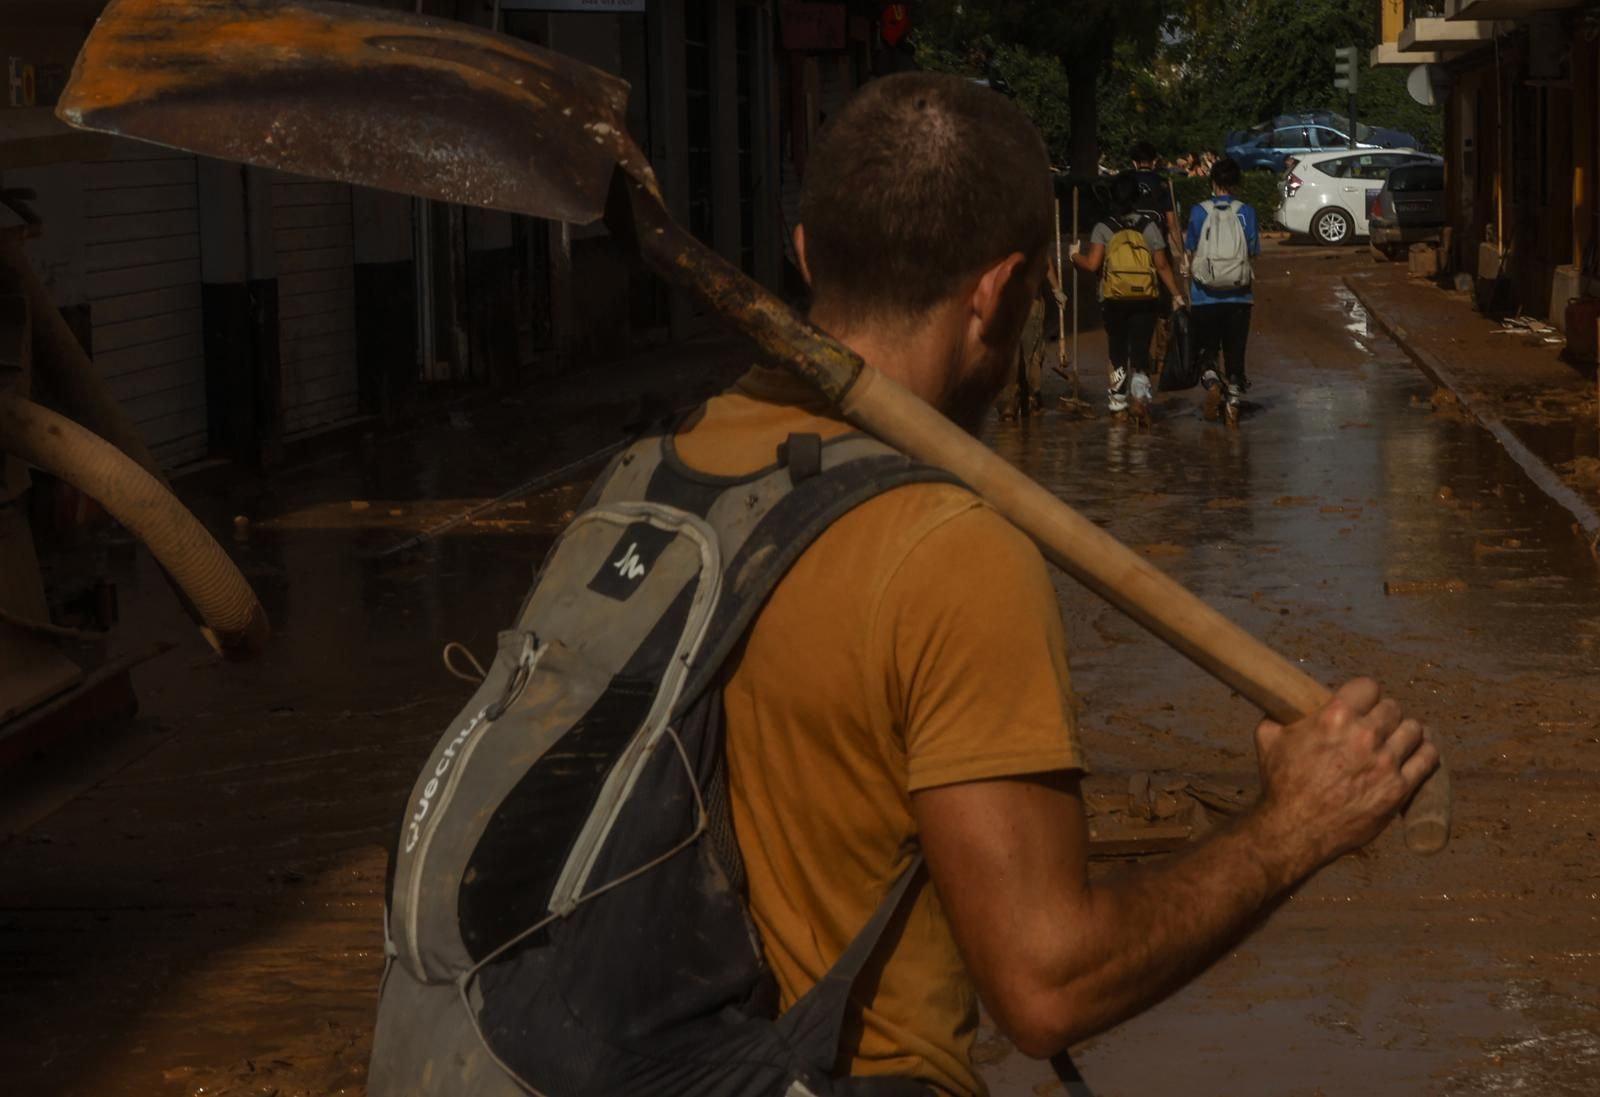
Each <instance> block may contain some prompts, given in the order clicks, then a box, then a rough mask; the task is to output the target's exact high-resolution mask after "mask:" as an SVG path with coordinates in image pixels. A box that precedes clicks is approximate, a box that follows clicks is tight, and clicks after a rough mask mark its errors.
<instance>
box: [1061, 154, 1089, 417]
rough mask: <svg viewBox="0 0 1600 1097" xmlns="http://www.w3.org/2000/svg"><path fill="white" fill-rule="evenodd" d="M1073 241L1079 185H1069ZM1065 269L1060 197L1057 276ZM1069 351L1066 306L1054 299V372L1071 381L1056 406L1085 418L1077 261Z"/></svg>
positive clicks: (1076, 233)
mask: <svg viewBox="0 0 1600 1097" xmlns="http://www.w3.org/2000/svg"><path fill="white" fill-rule="evenodd" d="M1072 241H1073V244H1074V245H1076V244H1077V241H1078V188H1077V186H1073V188H1072ZM1065 272H1066V267H1065V266H1063V265H1062V257H1061V199H1059V198H1057V199H1056V277H1057V278H1059V277H1061V275H1062V274H1064V273H1065ZM1071 293H1072V354H1071V357H1068V355H1067V308H1066V306H1065V305H1063V304H1061V303H1060V301H1057V302H1056V358H1057V359H1059V362H1058V363H1057V365H1056V372H1057V373H1059V374H1061V375H1062V376H1063V377H1065V378H1066V379H1067V380H1068V381H1070V382H1072V395H1071V396H1063V397H1061V399H1060V400H1059V401H1057V406H1058V407H1059V408H1060V409H1061V410H1062V411H1064V412H1066V413H1067V414H1068V415H1072V416H1076V417H1078V418H1087V417H1089V416H1091V415H1093V414H1094V409H1093V408H1092V407H1090V406H1089V402H1088V401H1087V400H1085V399H1083V397H1082V396H1080V395H1079V393H1078V265H1077V264H1076V263H1074V264H1073V265H1072V283H1071Z"/></svg>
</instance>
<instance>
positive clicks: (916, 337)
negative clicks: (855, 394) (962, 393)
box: [811, 309, 961, 407]
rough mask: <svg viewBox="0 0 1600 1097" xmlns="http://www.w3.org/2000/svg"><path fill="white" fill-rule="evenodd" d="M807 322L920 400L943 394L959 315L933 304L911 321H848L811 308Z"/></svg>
mask: <svg viewBox="0 0 1600 1097" xmlns="http://www.w3.org/2000/svg"><path fill="white" fill-rule="evenodd" d="M811 321H812V323H814V324H816V325H817V327H819V328H821V329H822V330H823V331H825V332H827V333H828V334H829V335H831V336H833V337H834V338H835V339H837V340H839V342H841V343H843V344H844V345H845V346H846V347H849V348H850V349H851V350H853V351H855V352H856V353H857V354H859V355H860V356H861V358H862V360H863V361H865V362H866V363H867V364H868V365H870V366H872V367H873V368H874V369H876V370H877V371H878V372H879V373H882V374H885V375H887V376H889V377H892V378H894V379H895V380H896V381H898V382H900V383H901V384H902V385H904V386H905V387H906V388H908V389H910V390H911V391H912V392H914V393H916V394H917V395H918V396H920V397H922V399H923V400H925V401H927V402H928V403H930V404H932V405H933V406H934V407H940V406H942V404H943V403H944V400H945V398H946V397H947V396H948V393H947V392H945V387H944V386H945V384H946V379H947V378H949V377H950V376H951V374H952V372H953V371H952V370H951V369H950V368H949V367H950V360H951V358H952V357H953V356H954V355H955V353H956V348H957V347H958V346H959V344H960V331H961V329H960V326H959V318H958V317H956V316H954V315H951V314H950V310H945V309H935V310H934V311H933V312H931V313H929V314H928V315H927V316H926V317H923V318H920V319H919V320H918V321H917V322H916V323H912V324H899V323H892V324H873V323H864V324H851V325H845V324H840V323H837V322H834V321H831V320H830V317H829V316H828V315H827V314H826V313H821V314H818V313H813V314H812V316H811Z"/></svg>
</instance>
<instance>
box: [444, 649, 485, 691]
mask: <svg viewBox="0 0 1600 1097" xmlns="http://www.w3.org/2000/svg"><path fill="white" fill-rule="evenodd" d="M457 652H460V653H461V655H462V656H464V657H465V658H466V660H467V662H469V663H471V664H472V669H473V670H475V671H477V673H476V674H468V673H467V672H466V671H464V670H461V669H459V668H458V667H457V666H456V665H455V663H453V662H451V656H453V655H455V654H456V653H457ZM441 658H443V659H444V669H445V670H447V671H449V672H450V673H451V674H452V675H454V676H455V677H457V678H459V679H461V680H462V681H463V682H471V683H472V684H473V685H475V686H476V685H480V684H481V683H482V682H483V680H484V679H485V678H487V677H489V672H488V671H486V670H484V669H483V664H482V663H480V662H478V659H477V656H475V655H473V654H472V652H471V650H469V649H468V648H467V645H465V644H463V643H461V641H459V640H451V641H450V642H449V643H448V644H446V645H445V646H444V651H443V652H442V653H441Z"/></svg>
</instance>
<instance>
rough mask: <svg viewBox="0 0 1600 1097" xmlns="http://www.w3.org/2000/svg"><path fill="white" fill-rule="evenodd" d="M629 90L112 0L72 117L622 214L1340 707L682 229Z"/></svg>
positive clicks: (1230, 675) (226, 2)
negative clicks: (635, 130)
mask: <svg viewBox="0 0 1600 1097" xmlns="http://www.w3.org/2000/svg"><path fill="white" fill-rule="evenodd" d="M627 93H628V88H627V85H626V84H625V83H623V82H622V81H620V80H618V79H617V78H615V77H613V76H609V75H606V74H605V73H601V72H598V71H596V70H594V69H591V68H589V67H588V66H586V65H583V64H580V63H579V62H577V61H574V60H572V59H571V58H568V57H564V56H562V55H560V54H556V53H551V52H548V51H545V50H541V49H538V48H536V47H534V46H530V45H528V44H526V43H523V42H520V41H517V40H515V39H511V38H506V37H503V36H501V35H498V34H494V33H492V32H489V31H485V30H482V29H478V28H474V27H470V26H467V25H465V24H462V23H448V22H442V21H434V20H430V19H424V18H418V17H415V16H409V15H402V14H398V13H395V12H391V11H385V10H382V9H375V8H366V7H355V6H350V5H343V4H337V3H329V2H326V0H112V2H111V3H110V4H109V5H107V7H106V9H105V12H104V13H103V14H102V15H101V17H100V21H99V23H98V24H97V25H96V27H95V30H94V32H93V33H92V34H91V35H90V37H89V40H88V42H87V43H86V44H85V45H84V48H83V52H82V54H81V55H80V56H79V58H78V63H77V65H76V67H75V68H74V70H73V76H72V81H71V83H70V84H69V85H68V87H67V89H66V91H65V92H64V93H63V95H62V98H61V102H60V106H59V108H58V110H57V113H58V114H59V115H60V116H61V117H62V118H63V119H64V120H66V121H68V122H70V123H72V124H74V125H77V126H82V127H85V128H89V129H100V130H107V131H110V132H113V133H118V134H122V135H125V136H129V137H137V138H141V139H143V140H146V141H154V142H157V143H159V144H164V145H171V146H174V147H177V148H181V149H187V150H189V151H193V152H198V153H203V154H205V155H208V156H215V157H221V158H225V159H230V160H240V161H244V162H247V163H252V164H258V165H262V166H265V167H270V168H278V169H282V170H286V171H292V172H296V173H299V174H304V175H313V176H322V177H325V178H332V179H338V180H342V181H345V182H350V183H358V184H362V185H364V186H371V187H379V188H383V189H386V190H393V191H400V192H402V193H406V194H412V195H416V196H419V197H424V198H435V199H440V200H444V201H449V202H458V203H468V204H473V205H479V206H487V207H493V208H496V209H503V210H509V211H511V212H515V213H523V214H530V215H533V216H537V217H549V218H553V219H557V220H564V221H572V222H576V223H582V224H587V223H589V222H592V221H595V220H597V219H599V218H600V217H602V216H603V217H604V218H605V221H606V224H607V226H608V227H609V228H610V229H611V230H612V232H614V233H615V234H616V235H617V236H618V237H619V238H621V239H623V240H625V241H628V242H630V243H631V244H633V245H634V246H635V247H637V249H638V251H639V254H640V255H641V257H642V258H643V259H644V261H645V262H646V263H648V264H649V265H650V266H651V268H652V269H654V270H655V271H656V272H657V273H659V274H660V275H661V276H662V277H663V278H665V279H667V280H668V281H669V282H671V283H673V284H674V285H676V286H679V287H681V288H682V289H684V290H687V291H688V292H690V293H693V294H695V295H696V296H697V297H699V298H700V299H701V300H702V301H703V302H704V303H705V304H706V305H708V306H709V307H710V308H712V309H714V310H716V311H717V312H719V313H721V314H722V315H724V316H726V317H727V318H728V319H729V320H730V321H732V322H733V323H734V324H735V325H736V326H737V327H738V328H739V329H740V330H741V331H742V332H744V334H745V335H747V336H749V337H750V338H752V339H753V340H755V342H756V343H757V344H759V345H760V346H761V347H762V349H763V350H764V351H765V352H766V354H767V355H768V356H769V357H770V358H771V359H772V360H773V361H774V362H776V363H777V364H780V365H782V366H784V367H785V368H787V369H789V370H791V371H792V372H794V373H795V374H797V375H798V376H800V377H802V378H804V379H805V380H806V381H808V382H809V383H810V384H812V385H813V386H815V387H816V388H817V389H818V390H819V391H820V392H822V393H823V394H824V395H826V396H827V398H828V399H829V400H830V401H831V402H832V403H834V404H835V405H836V406H837V407H838V408H839V410H840V412H841V414H843V415H844V417H845V418H847V419H848V420H850V422H852V423H854V424H856V425H857V426H859V427H860V428H862V429H863V430H865V431H867V432H869V433H871V434H874V435H876V436H878V437H879V438H882V439H883V440H884V441H886V442H888V443H889V444H890V445H892V446H895V447H896V448H898V449H900V450H901V451H902V452H905V453H907V454H909V455H911V456H912V457H914V458H916V459H918V460H921V461H925V462H928V463H930V464H935V465H939V466H942V467H943V468H945V469H948V470H949V471H950V472H952V473H954V474H955V475H957V476H959V477H960V478H961V479H962V480H964V481H965V482H966V483H967V484H968V485H969V486H970V487H971V488H972V489H973V490H974V491H976V492H977V493H978V494H980V495H982V496H983V497H984V498H986V499H988V500H989V501H990V502H991V503H992V504H993V505H994V506H995V507H996V509H998V510H999V511H1000V512H1001V513H1002V514H1004V515H1005V516H1006V517H1007V518H1009V519H1010V520H1011V521H1012V522H1014V523H1015V524H1016V525H1017V526H1019V527H1020V528H1021V529H1023V530H1024V531H1026V532H1027V533H1028V534H1029V535H1030V536H1032V537H1033V538H1034V540H1035V541H1037V542H1038V543H1039V545H1040V547H1041V549H1042V550H1043V551H1044V553H1045V554H1046V555H1047V556H1048V557H1049V558H1050V559H1051V560H1053V561H1055V562H1056V563H1057V564H1058V565H1059V566H1061V567H1062V568H1064V569H1065V570H1066V571H1068V572H1069V573H1070V574H1072V575H1073V576H1075V577H1076V578H1077V579H1078V580H1079V581H1080V582H1082V583H1084V584H1085V585H1086V586H1088V587H1089V588H1090V589H1091V590H1093V591H1094V592H1096V593H1097V594H1099V595H1100V596H1101V597H1103V598H1105V599H1106V600H1107V601H1109V602H1110V603H1112V604H1113V605H1115V606H1117V607H1118V608H1120V609H1121V610H1123V611H1124V612H1125V613H1127V614H1128V615H1129V616H1130V617H1132V618H1133V619H1134V620H1136V621H1138V622H1139V623H1140V624H1142V625H1144V626H1145V627H1146V628H1148V629H1150V630H1151V631H1152V632H1154V633H1155V634H1156V635H1157V636H1159V637H1160V638H1161V639H1162V640H1164V641H1165V642H1167V643H1168V644H1170V645H1172V646H1173V647H1174V648H1176V649H1177V650H1178V651H1180V652H1182V653H1183V654H1184V655H1186V656H1188V657H1189V658H1190V659H1192V660H1194V662H1195V663H1197V664H1198V665H1199V666H1201V667H1202V668H1204V669H1205V670H1206V671H1208V672H1209V673H1211V674H1212V675H1214V676H1215V677H1216V678H1217V679H1219V680H1220V681H1222V682H1223V683H1224V684H1226V685H1227V686H1229V687H1230V688H1232V689H1234V690H1237V691H1238V692H1239V693H1241V694H1242V695H1244V696H1245V697H1247V698H1249V699H1250V700H1251V701H1252V702H1253V703H1255V704H1256V705H1258V706H1260V708H1261V709H1262V710H1263V711H1264V712H1266V713H1267V714H1268V715H1269V716H1271V717H1272V718H1273V719H1275V720H1279V721H1292V720H1295V719H1298V718H1299V717H1300V716H1302V715H1304V714H1306V713H1308V712H1311V711H1312V710H1314V709H1316V708H1318V707H1319V706H1321V705H1322V704H1323V703H1324V702H1326V701H1327V699H1328V697H1329V693H1328V690H1327V689H1326V688H1324V687H1323V686H1322V685H1321V684H1320V683H1318V682H1316V681H1315V680H1314V679H1312V678H1310V677H1309V676H1308V675H1306V674H1305V672H1304V671H1302V670H1300V669H1299V668H1298V667H1296V666H1295V665H1294V664H1292V663H1290V662H1288V661H1287V660H1285V659H1284V658H1283V657H1281V656H1279V655H1278V654H1277V653H1275V652H1273V651H1272V650H1271V649H1270V648H1268V647H1266V646H1265V645H1264V644H1262V643H1261V642H1260V641H1259V640H1257V639H1255V637H1253V636H1251V635H1249V634H1248V633H1247V632H1245V631H1244V630H1243V629H1241V628H1239V626H1237V625H1235V624H1234V623H1233V622H1231V621H1229V620H1227V619H1226V618H1225V617H1223V616H1222V615H1221V614H1219V613H1217V612H1216V611H1215V610H1213V609H1211V608H1210V607H1209V606H1207V605H1206V604H1205V603H1203V602H1201V601H1200V600H1199V599H1198V598H1196V597H1195V596H1194V595H1192V594H1190V593H1189V592H1188V591H1187V590H1185V589H1184V588H1183V587H1182V586H1180V585H1179V584H1177V583H1176V582H1174V581H1173V580H1172V579H1171V578H1169V577H1168V576H1167V575H1166V574H1164V573H1163V572H1161V571H1159V570H1158V569H1156V568H1155V567H1153V566H1151V564H1150V563H1149V562H1148V561H1146V560H1145V559H1144V558H1142V557H1140V556H1138V555H1137V554H1135V553H1134V552H1132V551H1130V550H1129V549H1127V548H1125V547H1124V546H1123V545H1122V544H1120V543H1119V542H1118V541H1117V540H1116V539H1115V538H1113V537H1112V536H1111V535H1110V534H1108V533H1106V532H1105V531H1103V530H1101V529H1100V527H1098V526H1096V525H1095V524H1094V523H1093V522H1091V521H1089V520H1088V519H1087V518H1084V517H1083V516H1082V515H1080V514H1078V513H1077V512H1076V511H1074V510H1073V509H1072V508H1070V507H1068V506H1067V505H1066V504H1064V503H1062V502H1061V501H1060V500H1059V499H1057V498H1056V497H1055V495H1054V494H1052V493H1051V492H1049V491H1047V490H1046V489H1044V488H1043V487H1041V486H1039V485H1038V484H1036V483H1034V482H1033V481H1032V480H1030V479H1028V477H1026V476H1025V475H1023V474H1022V473H1020V472H1018V471H1017V470H1016V469H1015V468H1014V467H1013V466H1012V465H1011V464H1010V463H1009V462H1007V461H1005V460H1004V459H1003V458H1001V457H999V456H998V455H996V454H995V453H993V452H992V451H991V450H989V449H988V448H987V447H986V446H984V445H983V444H982V443H980V442H978V441H977V440H976V439H974V438H973V437H971V436H970V435H969V434H967V433H966V432H965V431H963V430H962V429H961V428H959V427H957V426H956V425H955V424H954V423H952V422H950V421H949V420H948V419H946V418H945V417H944V416H943V415H941V414H939V412H938V411H936V410H935V409H934V408H932V407H931V406H929V405H928V404H926V403H924V402H923V401H922V400H920V399H918V398H917V397H916V396H914V395H912V394H911V393H910V392H908V391H907V390H906V389H905V388H903V387H902V386H901V385H900V384H899V383H898V382H896V381H895V380H893V379H892V378H889V377H886V376H884V375H883V374H880V373H879V372H878V371H877V370H875V369H873V368H872V367H871V366H869V365H867V364H866V363H865V362H863V361H862V360H861V359H860V358H859V357H858V356H857V355H855V354H854V353H852V352H851V351H849V350H848V349H846V348H845V347H843V346H841V345H840V344H839V343H837V342H835V341H834V340H833V339H831V338H829V337H828V336H827V335H825V334H824V333H822V332H821V331H819V330H818V329H816V328H814V327H812V326H811V325H810V324H808V323H806V322H805V321H804V320H803V319H802V318H800V317H799V316H798V315H796V314H795V313H794V312H793V311H791V310H790V309H789V308H788V307H787V306H786V305H784V304H783V303H782V302H781V301H779V300H778V299H777V298H776V297H774V296H773V295H772V294H770V293H768V292H767V291H766V290H765V289H763V288H762V287H761V286H759V285H757V284H756V283H755V282H754V281H752V280H751V279H749V278H747V277H745V276H744V275H743V274H742V273H741V272H740V271H738V270H737V269H735V268H734V267H732V266H731V265H730V264H728V263H727V262H725V261H724V260H723V259H722V258H721V257H720V256H718V255H716V254H714V253H713V252H711V251H710V250H708V249H707V248H706V247H704V246H703V245H701V244H700V243H699V242H698V241H697V240H695V239H694V237H692V236H690V235H689V234H688V233H686V232H685V231H684V230H683V229H681V228H680V227H679V226H678V225H677V224H676V223H675V222H674V221H673V220H672V218H671V217H670V216H669V215H668V214H667V211H666V209H665V207H664V206H663V204H662V200H661V194H660V191H659V189H658V188H657V186H656V180H655V175H654V173H653V172H652V171H651V169H650V165H649V164H648V163H647V162H646V160H645V158H644V155H643V154H642V153H641V152H640V151H639V149H638V147H637V146H636V145H635V144H634V143H633V140H632V139H631V138H630V137H629V136H628V134H627V128H626V121H625V109H626V102H627ZM1074 227H1076V226H1074ZM1074 300H1076V295H1074ZM1449 824H1450V796H1449V785H1448V780H1447V778H1446V777H1445V774H1444V771H1443V770H1442V769H1441V770H1440V771H1439V772H1437V773H1436V774H1435V775H1434V776H1433V778H1431V779H1430V780H1429V782H1428V783H1427V784H1426V785H1424V786H1423V788H1422V789H1421V790H1419V792H1418V794H1417V796H1416V797H1414V798H1413V800H1412V802H1411V805H1410V807H1409V811H1408V815H1407V825H1406V834H1407V839H1408V841H1409V842H1410V844H1411V847H1412V848H1413V849H1415V850H1418V851H1419V852H1428V851H1433V850H1437V849H1440V848H1442V847H1443V846H1444V844H1445V842H1446V841H1447V839H1448V836H1449Z"/></svg>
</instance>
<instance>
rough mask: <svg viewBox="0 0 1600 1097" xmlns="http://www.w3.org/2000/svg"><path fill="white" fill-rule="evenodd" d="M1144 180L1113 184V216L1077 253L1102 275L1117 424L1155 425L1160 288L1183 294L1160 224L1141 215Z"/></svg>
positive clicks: (1177, 299)
mask: <svg viewBox="0 0 1600 1097" xmlns="http://www.w3.org/2000/svg"><path fill="white" fill-rule="evenodd" d="M1139 203H1140V191H1139V181H1138V180H1137V179H1136V178H1135V177H1134V174H1133V173H1132V172H1123V173H1122V174H1121V175H1118V176H1117V177H1116V178H1115V179H1113V180H1112V181H1111V209H1112V213H1111V215H1110V216H1109V217H1106V218H1105V219H1104V220H1102V221H1099V222H1097V223H1096V224H1095V226H1094V231H1093V232H1091V233H1090V234H1089V246H1088V247H1087V248H1084V249H1082V250H1081V251H1080V250H1077V242H1076V241H1074V242H1073V244H1074V251H1073V255H1072V262H1073V265H1074V266H1076V267H1077V268H1078V269H1079V270H1081V271H1084V272H1086V273H1088V274H1099V275H1100V291H1099V296H1100V316H1101V320H1102V322H1103V323H1104V324H1105V328H1106V343H1107V349H1108V350H1109V352H1110V356H1111V383H1110V387H1109V389H1108V391H1107V397H1108V402H1109V403H1110V406H1111V414H1112V417H1113V418H1114V419H1119V420H1120V419H1131V420H1132V421H1133V422H1135V423H1138V424H1140V425H1148V424H1149V422H1150V339H1151V336H1152V335H1154V334H1155V329H1156V325H1157V324H1158V323H1160V321H1161V313H1162V311H1163V304H1162V299H1161V287H1162V286H1165V287H1166V289H1167V293H1168V294H1170V295H1171V300H1172V301H1173V302H1174V304H1175V305H1177V304H1181V303H1182V301H1183V294H1182V292H1181V291H1180V289H1179V286H1178V279H1177V277H1176V276H1175V275H1174V274H1173V272H1172V263H1171V261H1170V260H1169V259H1168V257H1167V241H1166V236H1165V235H1164V234H1163V232H1162V226H1161V222H1160V221H1159V220H1158V219H1157V218H1155V217H1152V216H1150V215H1149V214H1148V213H1143V212H1140V210H1139V208H1138V207H1139Z"/></svg>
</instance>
